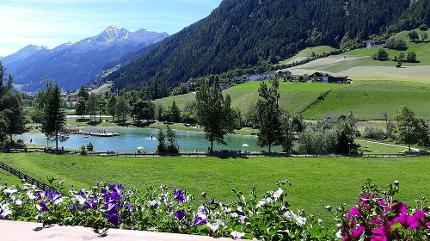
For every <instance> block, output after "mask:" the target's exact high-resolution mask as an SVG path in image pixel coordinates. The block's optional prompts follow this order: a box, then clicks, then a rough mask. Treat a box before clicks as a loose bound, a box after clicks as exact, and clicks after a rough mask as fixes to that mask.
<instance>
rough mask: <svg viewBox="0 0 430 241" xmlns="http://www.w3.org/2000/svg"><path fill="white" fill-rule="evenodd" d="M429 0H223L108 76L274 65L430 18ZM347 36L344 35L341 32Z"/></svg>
mask: <svg viewBox="0 0 430 241" xmlns="http://www.w3.org/2000/svg"><path fill="white" fill-rule="evenodd" d="M429 6H430V0H415V1H412V2H411V1H410V0H224V1H223V2H222V3H221V5H220V6H219V7H218V8H217V9H215V10H214V11H213V12H212V13H211V14H210V15H209V16H208V17H206V18H205V19H203V20H201V21H199V22H197V23H195V24H193V25H191V26H189V27H187V28H185V29H184V30H182V31H181V32H179V33H177V34H175V35H173V36H171V37H169V38H167V39H165V40H164V41H162V42H160V43H159V44H158V45H157V46H156V47H154V48H153V49H152V50H151V51H146V52H145V53H142V54H141V55H140V56H139V57H137V58H136V59H135V60H134V61H133V62H132V63H130V64H128V65H127V66H124V67H123V68H121V69H119V70H117V71H115V72H114V73H112V74H111V75H108V76H107V77H106V80H114V81H115V88H119V89H123V88H126V89H135V88H139V87H142V86H143V85H144V84H146V83H148V82H157V83H162V84H167V85H170V86H174V85H176V84H177V83H180V82H184V81H187V80H188V79H189V78H191V77H197V76H202V75H206V74H211V73H214V74H216V73H221V72H224V71H226V70H229V69H233V68H237V67H243V66H253V65H256V64H258V63H259V62H262V61H268V62H272V63H274V62H277V61H278V60H280V59H285V58H288V57H290V56H292V55H294V54H295V53H297V52H298V51H299V50H302V49H304V48H306V47H308V46H315V45H321V44H324V45H331V46H338V45H339V44H340V43H341V42H342V41H345V40H346V39H361V40H364V39H368V38H369V36H371V35H375V34H376V35H379V34H383V33H395V32H398V31H400V30H402V29H409V28H413V27H417V26H419V25H420V24H422V23H424V22H425V23H430V16H429V14H430V7H429ZM345 36H347V37H345Z"/></svg>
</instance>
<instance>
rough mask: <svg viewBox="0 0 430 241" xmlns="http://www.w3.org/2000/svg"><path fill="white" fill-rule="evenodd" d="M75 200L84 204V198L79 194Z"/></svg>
mask: <svg viewBox="0 0 430 241" xmlns="http://www.w3.org/2000/svg"><path fill="white" fill-rule="evenodd" d="M76 200H77V201H78V202H79V204H80V205H84V203H85V198H83V197H82V196H81V195H76Z"/></svg>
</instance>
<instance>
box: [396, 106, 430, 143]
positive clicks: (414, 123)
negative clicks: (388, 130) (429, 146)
mask: <svg viewBox="0 0 430 241" xmlns="http://www.w3.org/2000/svg"><path fill="white" fill-rule="evenodd" d="M395 119H396V122H397V125H396V129H395V134H396V139H397V140H398V141H399V142H400V143H404V144H407V145H408V146H409V151H411V145H414V144H418V143H420V142H421V143H428V139H429V132H430V131H429V127H428V125H427V123H426V122H425V121H424V120H422V119H419V118H417V117H415V113H414V112H413V111H412V110H411V109H410V108H408V107H406V106H402V107H401V108H400V110H399V111H398V112H397V114H396V116H395ZM423 136H424V139H423Z"/></svg>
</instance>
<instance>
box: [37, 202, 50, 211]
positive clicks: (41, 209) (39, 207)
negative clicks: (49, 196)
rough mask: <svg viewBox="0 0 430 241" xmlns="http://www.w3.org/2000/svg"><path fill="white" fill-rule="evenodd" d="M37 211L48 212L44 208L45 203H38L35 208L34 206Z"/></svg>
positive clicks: (46, 208) (45, 207)
mask: <svg viewBox="0 0 430 241" xmlns="http://www.w3.org/2000/svg"><path fill="white" fill-rule="evenodd" d="M36 208H37V210H39V212H42V213H43V212H47V211H48V207H47V206H46V204H45V202H40V203H39V204H38V205H37V206H36Z"/></svg>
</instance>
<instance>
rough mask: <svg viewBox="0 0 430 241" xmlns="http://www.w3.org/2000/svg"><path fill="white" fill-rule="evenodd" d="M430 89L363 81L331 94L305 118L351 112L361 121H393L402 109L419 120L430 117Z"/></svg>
mask: <svg viewBox="0 0 430 241" xmlns="http://www.w3.org/2000/svg"><path fill="white" fill-rule="evenodd" d="M429 103H430V87H429V86H427V85H423V84H415V83H408V82H400V81H391V82H390V81H367V82H366V81H363V82H359V83H357V85H353V86H350V87H349V88H343V89H338V90H333V91H331V92H330V93H329V94H328V95H327V96H326V97H325V98H324V100H321V101H318V102H317V103H315V104H314V105H312V106H311V107H310V108H309V109H307V110H306V111H305V112H304V113H303V116H304V117H305V118H308V119H318V118H321V117H323V116H329V115H341V114H346V113H349V112H350V111H352V112H353V113H354V115H355V116H356V117H357V118H358V119H359V120H377V119H379V120H381V119H383V113H384V112H386V113H388V116H389V117H390V118H392V117H393V115H394V114H395V113H396V112H397V110H398V108H399V106H402V105H406V106H409V107H411V108H412V109H413V110H414V111H415V112H416V114H417V116H420V117H423V118H429V117H430V109H429V108H428V104H429Z"/></svg>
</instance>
